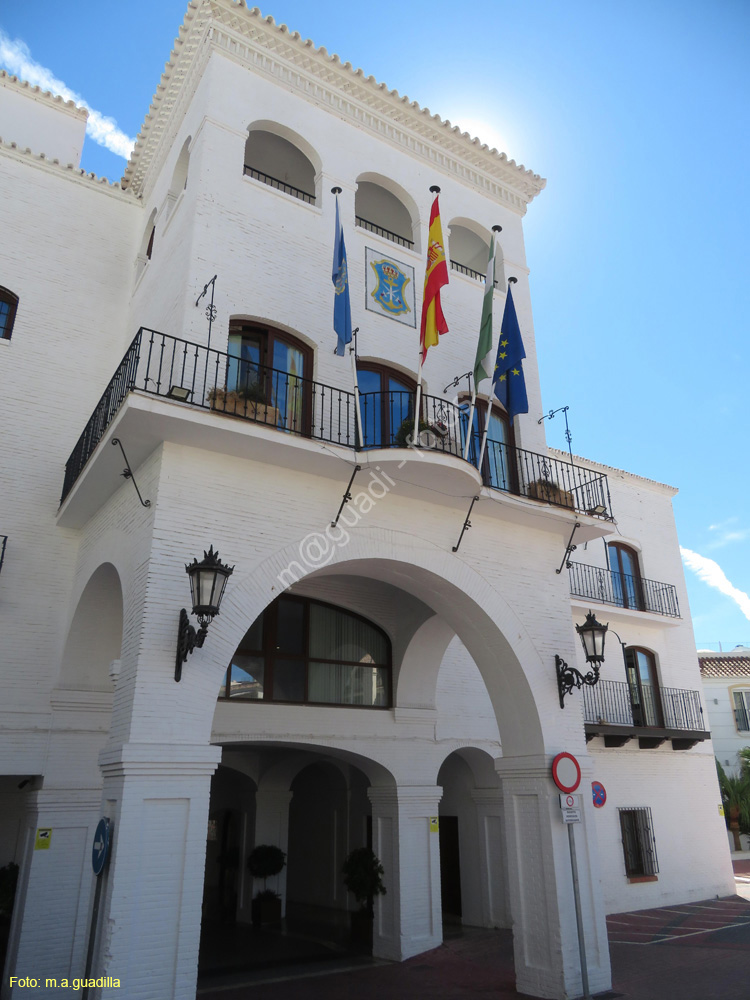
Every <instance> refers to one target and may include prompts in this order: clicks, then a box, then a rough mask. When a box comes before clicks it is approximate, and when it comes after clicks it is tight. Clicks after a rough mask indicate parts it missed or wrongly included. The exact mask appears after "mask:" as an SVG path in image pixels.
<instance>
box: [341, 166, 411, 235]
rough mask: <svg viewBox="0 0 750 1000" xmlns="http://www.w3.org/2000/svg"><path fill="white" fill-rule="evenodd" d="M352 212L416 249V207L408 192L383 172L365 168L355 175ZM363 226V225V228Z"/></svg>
mask: <svg viewBox="0 0 750 1000" xmlns="http://www.w3.org/2000/svg"><path fill="white" fill-rule="evenodd" d="M354 212H355V215H356V216H357V218H358V219H360V218H361V219H364V220H365V221H367V222H370V223H373V224H374V225H375V226H380V227H382V228H383V229H386V230H388V231H389V232H392V233H394V234H395V235H396V236H398V237H400V238H401V239H404V240H407V241H408V242H409V243H411V244H412V246H411V247H410V249H412V250H415V251H419V208H418V206H417V203H416V201H415V200H414V198H412V196H411V195H410V194H409V192H408V191H407V190H406V189H405V188H402V187H401V185H400V184H397V183H396V181H394V180H392V179H391V178H390V177H387V176H386V175H384V174H378V173H374V172H372V171H367V172H365V173H363V174H360V175H359V177H358V178H357V190H356V193H355V196H354ZM365 228H366V227H365Z"/></svg>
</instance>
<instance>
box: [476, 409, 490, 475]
mask: <svg viewBox="0 0 750 1000" xmlns="http://www.w3.org/2000/svg"><path fill="white" fill-rule="evenodd" d="M491 413H492V396H490V398H489V399H488V400H487V412H486V413H485V415H484V432H483V433H482V447H481V448H480V449H479V463H478V465H477V468H478V469H479V475H480V476H481V475H482V462H483V460H484V451H485V448H486V447H487V433H488V431H489V429H490V414H491Z"/></svg>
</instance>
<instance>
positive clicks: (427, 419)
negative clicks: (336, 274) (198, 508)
mask: <svg viewBox="0 0 750 1000" xmlns="http://www.w3.org/2000/svg"><path fill="white" fill-rule="evenodd" d="M133 389H137V390H139V391H140V392H146V393H150V394H151V395H155V396H161V397H162V398H167V399H178V400H179V401H180V402H183V403H186V404H188V405H190V406H195V407H199V408H201V409H205V410H210V411H213V412H214V413H224V414H229V415H230V416H233V417H238V418H240V419H244V420H249V421H252V422H253V423H256V424H263V425H265V426H267V427H272V428H274V429H276V430H279V431H284V432H286V433H289V434H297V435H301V436H303V437H307V438H312V439H313V440H317V441H326V442H328V443H331V444H338V445H343V446H344V447H348V448H358V447H359V441H358V440H357V432H356V417H355V413H356V402H355V395H354V393H353V392H351V391H348V390H345V389H337V388H335V387H333V386H329V385H325V384H324V383H322V382H316V381H314V380H313V379H309V378H304V377H303V376H301V375H298V374H296V373H295V372H288V371H282V370H280V369H277V368H268V367H266V366H264V365H259V364H256V363H255V362H253V361H250V360H247V359H243V358H239V357H236V356H234V355H231V354H227V353H226V352H223V351H216V350H213V349H212V348H206V347H203V346H202V345H200V344H194V343H191V342H189V341H187V340H181V339H180V338H178V337H171V336H168V335H167V334H163V333H158V332H157V331H156V330H148V329H146V328H145V327H142V328H141V329H140V330H139V331H138V334H137V335H136V337H135V339H134V340H133V343H132V344H131V345H130V347H129V348H128V350H127V351H126V353H125V356H124V358H123V359H122V361H121V362H120V365H119V366H118V368H117V371H116V372H115V374H114V375H113V377H112V379H111V380H110V383H109V385H108V386H107V388H106V389H105V390H104V393H103V394H102V397H101V399H100V400H99V402H98V403H97V405H96V407H95V409H94V412H93V414H92V415H91V417H90V419H89V421H88V423H87V425H86V427H85V428H84V430H83V433H82V434H81V436H80V438H79V439H78V441H77V443H76V445H75V448H74V449H73V451H72V453H71V455H70V458H69V459H68V462H67V464H66V467H65V480H64V484H63V491H62V497H61V501H60V502H61V503H62V501H63V500H64V499H65V497H66V496H67V495H68V493H69V492H70V490H71V489H72V487H73V485H74V483H75V482H76V480H77V479H78V477H79V475H80V474H81V472H82V471H83V467H84V466H85V464H86V462H87V461H88V460H89V458H90V457H91V455H92V454H93V452H94V449H95V448H96V446H97V444H98V443H99V441H100V440H101V439H102V437H103V436H104V433H105V431H106V429H107V427H108V426H109V425H110V423H111V422H112V420H113V419H114V417H115V414H116V413H117V411H118V410H119V408H120V406H121V405H122V403H123V401H124V399H125V397H126V396H127V394H128V393H129V392H130V391H131V390H133ZM176 389H179V390H181V392H180V393H179V394H178V393H176V391H175V390H176ZM415 404H416V400H415V394H414V393H413V392H407V391H393V392H367V393H362V394H361V395H360V413H361V416H362V434H363V442H362V446H363V447H364V448H365V449H368V448H393V447H397V448H398V447H406V446H408V445H409V444H411V443H413V442H412V440H411V439H412V435H413V420H414V407H415ZM420 411H421V412H420V423H419V431H420V434H419V441H418V443H417V446H418V447H421V448H427V449H430V450H433V451H440V452H444V453H445V454H450V455H453V456H455V457H456V458H463V453H464V446H465V442H466V428H467V426H468V413H467V409H466V407H465V406H463V405H462V406H459V405H457V404H455V403H453V402H451V401H449V400H446V399H445V398H444V397H436V396H430V395H422V397H421V404H420ZM478 452H479V447H478V439H477V438H476V435H474V436H473V438H472V442H471V446H470V449H469V461H470V462H472V463H473V464H474V465H476V463H477V457H476V456H478ZM482 477H483V480H484V483H485V485H487V486H489V487H490V488H491V489H496V490H502V491H505V492H510V493H515V494H516V495H518V496H522V497H527V498H529V499H532V500H541V501H544V502H546V503H550V504H554V505H557V506H561V507H566V508H568V509H569V510H572V511H577V512H580V513H589V514H595V515H596V516H599V517H604V518H606V519H611V517H612V513H611V509H610V500H609V489H608V486H607V477H606V476H605V475H603V474H600V473H597V472H593V471H592V470H590V469H586V468H583V467H579V466H575V465H573V464H572V463H569V462H563V461H561V460H559V459H555V458H549V457H547V456H546V455H538V454H536V453H535V452H531V451H526V450H525V449H523V448H510V447H509V446H508V445H506V444H505V443H503V442H499V441H488V442H487V451H486V454H485V458H484V461H483V468H482Z"/></svg>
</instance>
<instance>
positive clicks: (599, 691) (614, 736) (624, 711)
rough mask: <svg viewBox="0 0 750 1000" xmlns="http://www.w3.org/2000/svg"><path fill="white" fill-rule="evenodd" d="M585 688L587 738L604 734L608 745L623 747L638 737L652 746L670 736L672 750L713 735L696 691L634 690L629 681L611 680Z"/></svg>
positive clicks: (642, 745)
mask: <svg viewBox="0 0 750 1000" xmlns="http://www.w3.org/2000/svg"><path fill="white" fill-rule="evenodd" d="M582 691H583V712H584V724H585V730H586V741H587V742H588V741H589V740H591V739H593V738H594V736H603V737H604V745H605V747H621V746H623V745H624V744H625V743H627V742H628V740H632V739H637V740H638V745H639V746H640V748H641V749H642V750H649V749H653V748H654V747H657V746H659V745H660V744H662V743H664V742H665V740H668V739H671V741H672V749H673V750H689V749H690V747H692V746H695V744H696V743H699V742H700V741H701V740H707V739H708V738H709V737H710V735H711V734H710V733H709V732H708V731H707V730H706V727H705V722H704V719H703V708H702V706H701V699H700V694H699V693H698V692H697V691H690V690H685V689H683V688H668V687H661V688H658V689H657V688H654V687H652V686H646V685H643V686H642V688H641V689H639V690H638V692H631V688H630V685H629V684H628V683H627V682H625V681H608V680H600V681H599V683H598V684H595V685H594V686H593V687H584V688H582Z"/></svg>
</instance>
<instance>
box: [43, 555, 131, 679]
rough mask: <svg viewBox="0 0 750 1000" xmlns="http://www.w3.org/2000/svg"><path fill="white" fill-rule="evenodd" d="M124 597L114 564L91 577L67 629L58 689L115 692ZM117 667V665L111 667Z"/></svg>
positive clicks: (120, 645) (99, 568) (98, 569)
mask: <svg viewBox="0 0 750 1000" xmlns="http://www.w3.org/2000/svg"><path fill="white" fill-rule="evenodd" d="M122 625H123V594H122V585H121V582H120V575H119V573H118V572H117V570H116V569H115V567H114V566H113V565H112V563H102V564H101V565H100V566H99V567H98V568H97V569H96V570H95V571H94V572H93V573H92V575H91V576H90V577H89V579H88V582H87V583H86V586H85V587H84V588H83V592H82V593H81V596H80V598H79V600H78V603H77V605H76V610H75V612H74V614H73V618H72V620H71V623H70V628H69V629H68V634H67V638H66V640H65V648H64V651H63V657H62V664H61V667H60V676H59V678H58V683H57V687H58V688H62V689H67V690H88V691H106V692H111V691H112V687H113V684H112V681H113V677H112V676H111V673H110V672H112V674H113V675H114V674H116V672H117V667H118V666H119V659H120V652H121V649H122ZM113 664H115V666H112V665H113Z"/></svg>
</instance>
